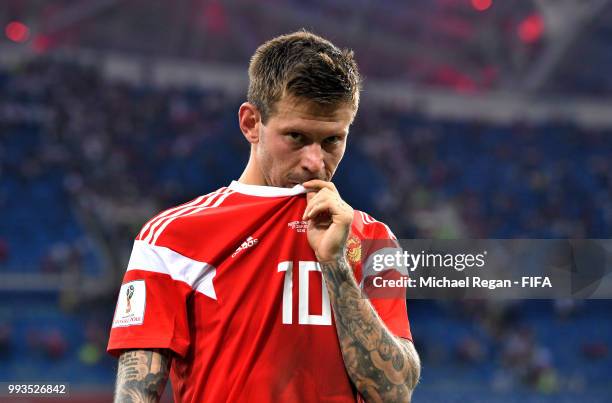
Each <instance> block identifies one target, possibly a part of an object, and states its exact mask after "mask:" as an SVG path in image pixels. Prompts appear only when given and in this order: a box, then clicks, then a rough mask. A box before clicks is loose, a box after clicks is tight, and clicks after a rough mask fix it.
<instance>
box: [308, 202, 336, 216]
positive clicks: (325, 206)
mask: <svg viewBox="0 0 612 403" xmlns="http://www.w3.org/2000/svg"><path fill="white" fill-rule="evenodd" d="M331 207H332V201H331V200H322V201H320V202H318V203H316V204H315V205H313V206H312V207H311V208H310V210H309V212H308V215H307V216H306V219H307V220H310V219H313V218H316V217H317V216H318V215H319V214H327V215H331V213H330V211H331Z"/></svg>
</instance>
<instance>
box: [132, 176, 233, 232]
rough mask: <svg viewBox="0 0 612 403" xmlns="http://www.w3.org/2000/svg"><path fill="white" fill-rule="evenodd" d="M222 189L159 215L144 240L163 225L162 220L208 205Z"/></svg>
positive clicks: (171, 218)
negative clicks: (191, 203) (166, 213)
mask: <svg viewBox="0 0 612 403" xmlns="http://www.w3.org/2000/svg"><path fill="white" fill-rule="evenodd" d="M224 189H226V188H223V189H219V190H217V191H216V192H213V193H209V194H208V195H206V196H205V197H204V199H202V200H201V201H200V202H199V203H197V204H193V205H189V206H184V207H182V208H179V209H178V210H175V211H174V212H173V213H172V214H169V215H167V216H165V217H161V218H160V219H159V220H157V221H156V222H155V223H154V224H153V225H152V226H151V229H150V231H149V233H148V234H147V236H146V237H145V238H144V240H145V241H147V242H151V241H152V240H153V238H154V236H155V234H156V232H157V229H158V228H159V227H160V226H162V225H163V223H164V222H166V221H168V220H173V219H174V218H175V217H179V216H181V215H183V214H185V213H186V212H188V211H191V210H193V209H194V208H197V207H200V206H208V205H209V204H210V203H212V202H213V200H214V199H215V197H217V196H218V195H219V194H221V192H223V190H224Z"/></svg>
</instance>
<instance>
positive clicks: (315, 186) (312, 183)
mask: <svg viewBox="0 0 612 403" xmlns="http://www.w3.org/2000/svg"><path fill="white" fill-rule="evenodd" d="M302 186H304V188H306V191H307V192H317V191H319V190H321V189H324V188H327V189H329V190H331V191H334V192H336V186H335V185H334V184H333V183H332V182H327V181H322V180H320V179H312V180H309V181H307V182H304V183H302Z"/></svg>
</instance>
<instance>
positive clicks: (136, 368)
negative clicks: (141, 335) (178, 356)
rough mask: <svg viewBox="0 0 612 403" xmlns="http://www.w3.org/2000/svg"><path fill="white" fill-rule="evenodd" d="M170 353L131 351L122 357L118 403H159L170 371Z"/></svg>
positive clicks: (116, 402) (116, 392)
mask: <svg viewBox="0 0 612 403" xmlns="http://www.w3.org/2000/svg"><path fill="white" fill-rule="evenodd" d="M170 360H171V358H170V351H169V350H159V349H155V350H130V351H126V352H124V353H123V354H121V356H120V357H119V368H118V370H117V384H116V387H115V403H137V402H138V403H144V402H147V403H148V402H159V399H160V398H161V395H162V393H163V392H164V388H165V387H166V382H167V381H168V373H169V371H170Z"/></svg>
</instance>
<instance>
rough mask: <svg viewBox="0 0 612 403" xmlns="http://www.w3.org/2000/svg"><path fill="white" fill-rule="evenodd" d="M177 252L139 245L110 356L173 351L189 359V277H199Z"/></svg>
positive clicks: (117, 317) (130, 266) (117, 310)
mask: <svg viewBox="0 0 612 403" xmlns="http://www.w3.org/2000/svg"><path fill="white" fill-rule="evenodd" d="M194 265H196V266H198V265H199V266H202V265H204V264H203V263H200V262H194V261H192V260H191V259H188V258H186V257H184V256H182V255H181V254H179V253H177V252H174V251H173V250H171V249H169V248H166V247H162V246H157V245H151V244H149V243H147V242H145V241H141V240H136V241H135V242H134V247H133V249H132V254H131V257H130V261H129V264H128V268H127V271H126V273H125V276H124V278H123V283H122V285H121V289H120V290H119V295H118V298H117V305H116V308H115V313H114V316H113V323H112V327H111V331H110V339H109V342H108V347H107V351H108V352H109V353H110V354H112V355H114V356H118V355H119V354H120V353H121V351H122V350H125V349H150V348H164V349H170V350H172V351H174V352H175V353H177V354H179V355H180V356H185V354H186V353H187V350H188V348H189V344H190V334H189V333H190V332H189V326H188V320H187V318H188V312H187V300H188V298H189V296H190V294H191V292H192V287H191V286H190V285H189V281H188V273H190V272H193V271H194V269H195V270H198V269H200V270H198V271H199V272H201V269H203V268H202V267H196V268H194V267H193V266H194Z"/></svg>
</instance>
